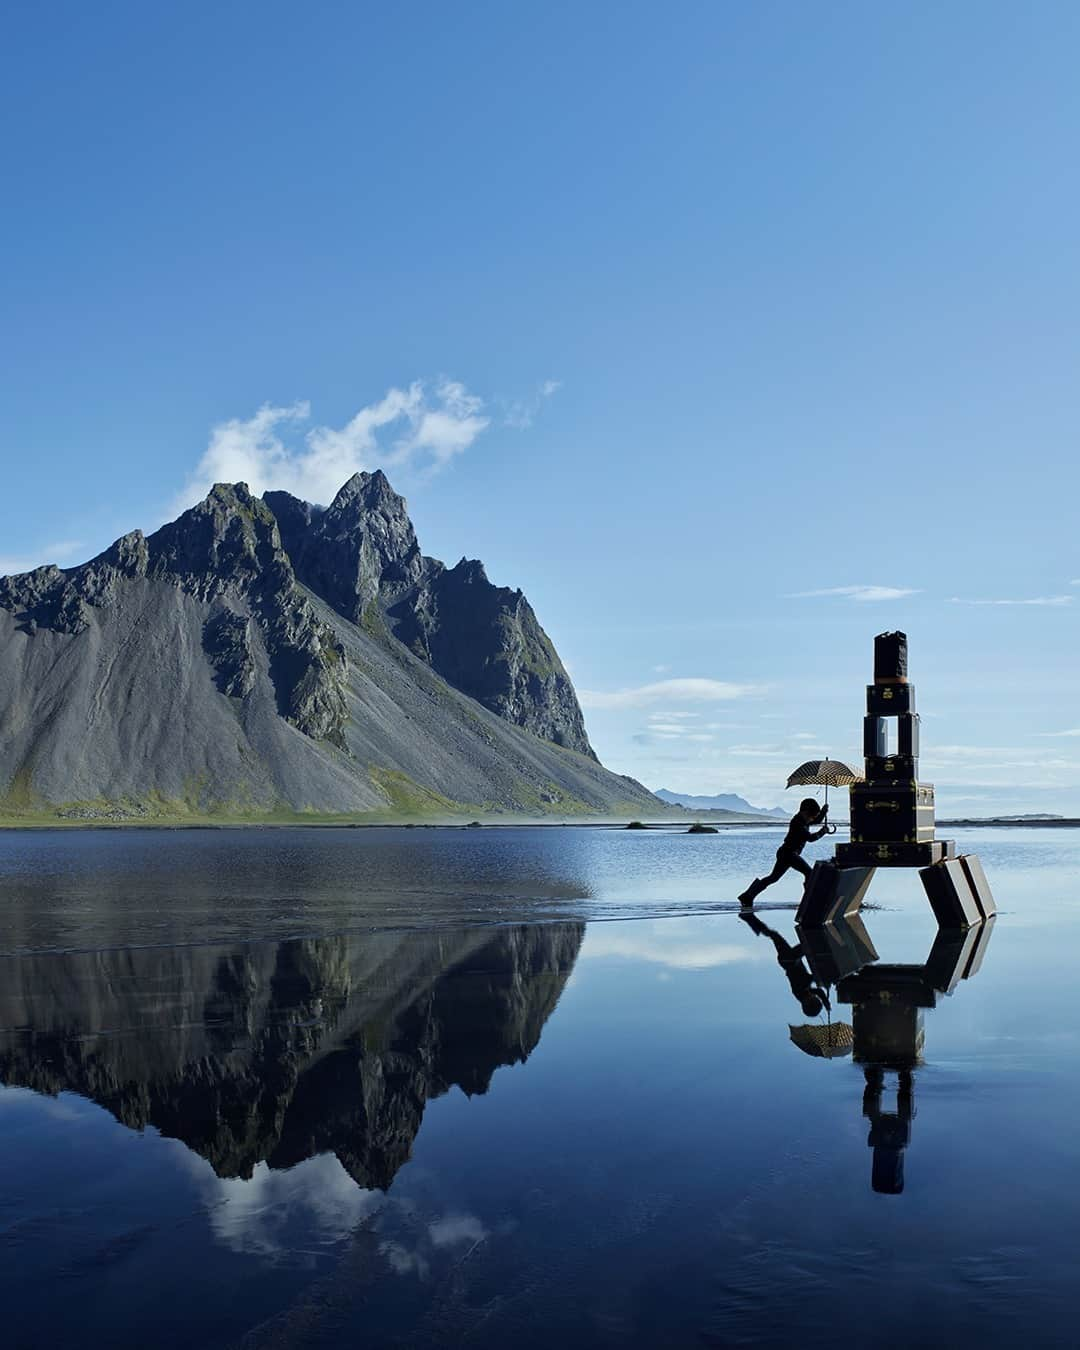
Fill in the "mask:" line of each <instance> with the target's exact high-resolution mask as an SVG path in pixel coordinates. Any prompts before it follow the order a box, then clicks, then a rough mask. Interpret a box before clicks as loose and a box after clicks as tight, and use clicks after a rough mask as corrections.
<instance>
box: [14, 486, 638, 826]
mask: <svg viewBox="0 0 1080 1350" xmlns="http://www.w3.org/2000/svg"><path fill="white" fill-rule="evenodd" d="M656 808H657V802H656V798H655V797H653V796H652V794H651V793H650V792H648V791H647V790H646V789H645V788H644V787H642V785H641V784H640V783H638V782H636V781H635V780H634V779H632V778H627V777H622V776H620V775H616V774H613V773H610V772H609V771H608V770H607V769H605V768H604V767H603V766H602V765H601V764H600V763H599V762H598V761H597V758H596V755H595V753H594V752H593V749H592V746H591V745H590V744H589V738H588V736H587V734H586V731H585V724H584V720H583V718H582V715H581V708H580V707H579V705H578V700H577V696H576V694H575V693H574V688H573V685H572V684H571V682H570V677H569V676H568V675H567V673H566V669H565V667H564V666H563V664H562V661H561V660H560V659H559V656H558V653H557V652H556V651H555V648H554V646H553V645H552V643H551V640H550V639H549V638H548V636H547V634H546V633H545V632H544V630H543V628H541V626H540V624H539V622H538V620H537V618H536V615H535V614H534V613H533V610H532V606H531V605H530V604H529V602H528V600H526V598H525V596H524V595H523V594H522V593H521V591H520V590H510V589H507V588H505V587H500V586H495V585H493V584H492V583H491V582H490V581H489V580H488V579H487V576H486V575H485V572H484V568H483V565H482V564H481V563H479V562H476V561H468V560H466V559H464V558H463V559H462V560H461V562H459V563H458V564H457V566H456V567H450V568H448V567H446V566H444V565H443V564H442V563H441V562H438V561H437V560H435V559H433V558H428V557H425V556H424V555H423V554H422V553H421V551H420V547H419V544H418V542H417V539H416V534H415V531H414V530H413V526H412V522H411V521H410V519H409V516H408V513H407V511H406V508H405V502H404V500H403V499H402V498H401V497H399V496H398V495H397V493H395V492H394V491H393V489H392V488H391V486H390V484H389V482H388V481H387V479H386V477H385V475H384V474H383V473H381V472H376V473H372V474H367V473H362V474H356V475H354V476H353V477H352V478H351V479H350V480H349V481H348V482H347V483H346V484H345V485H344V486H343V487H342V489H341V490H340V492H338V494H337V496H336V497H335V498H334V500H333V502H332V503H331V505H330V506H329V507H327V508H323V507H319V506H313V505H311V504H310V503H308V502H303V501H300V500H298V499H297V498H295V497H292V496H290V495H289V494H288V493H286V492H268V493H266V494H265V495H264V496H263V497H262V498H258V497H255V496H253V495H252V494H251V493H250V492H249V491H248V489H247V487H246V486H245V485H244V484H243V483H236V484H232V485H230V484H225V483H219V484H218V485H217V486H216V487H215V488H214V489H213V490H212V491H211V492H210V494H209V496H207V498H206V499H205V500H204V501H202V502H200V503H199V504H198V505H197V506H194V507H192V508H191V509H190V510H188V511H185V512H184V513H183V514H182V515H181V516H180V517H179V518H178V519H177V520H175V521H173V522H172V523H171V524H168V525H165V526H163V527H162V528H161V529H160V530H158V531H157V532H156V533H155V534H152V535H150V536H149V537H145V536H144V535H143V534H142V532H141V531H139V530H135V531H134V532H133V533H131V534H127V535H124V537H123V538H121V539H119V540H117V542H116V543H115V544H113V545H112V546H111V547H110V548H108V549H106V551H105V552H104V553H102V554H101V555H100V556H99V557H97V558H94V559H93V560H92V561H91V562H88V563H84V564H83V565H82V566H80V567H73V568H68V569H65V570H61V569H59V568H57V567H54V566H47V567H39V568H37V569H36V570H35V571H33V572H28V573H24V574H22V575H19V576H14V577H6V578H0V816H11V815H13V814H14V815H19V814H29V813H35V812H41V811H45V812H50V813H53V814H56V813H57V812H59V814H60V815H61V816H66V817H69V818H74V819H128V818H139V817H147V816H149V817H155V816H183V815H185V814H189V815H190V814H194V815H204V814H214V815H220V816H226V817H228V816H239V817H248V816H251V815H260V814H268V813H270V814H272V813H278V814H280V815H289V814H293V813H296V812H320V813H342V814H353V813H364V812H385V813H397V814H405V815H414V816H426V817H431V816H438V815H445V814H459V813H460V812H462V811H468V812H476V813H477V814H481V813H483V812H491V811H506V812H520V813H527V814H540V813H544V812H558V813H560V814H567V813H584V812H603V813H618V814H623V813H627V812H633V813H635V814H642V813H647V812H649V811H650V809H651V810H653V811H655V810H656Z"/></svg>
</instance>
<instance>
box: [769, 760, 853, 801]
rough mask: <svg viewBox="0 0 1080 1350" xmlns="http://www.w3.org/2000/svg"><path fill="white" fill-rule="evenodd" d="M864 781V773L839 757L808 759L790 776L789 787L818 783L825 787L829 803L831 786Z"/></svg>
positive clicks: (847, 785)
mask: <svg viewBox="0 0 1080 1350" xmlns="http://www.w3.org/2000/svg"><path fill="white" fill-rule="evenodd" d="M861 781H862V774H861V773H856V772H855V770H854V769H849V768H848V766H847V765H846V764H843V763H841V762H840V760H838V759H808V760H807V761H806V763H805V764H800V765H799V767H798V768H797V769H796V770H795V772H794V773H793V774H791V776H790V777H789V778H788V780H787V785H788V787H804V786H805V787H809V786H812V785H817V786H820V787H823V788H824V789H825V805H826V806H828V804H829V789H830V788H831V787H850V786H851V784H852V783H859V782H861Z"/></svg>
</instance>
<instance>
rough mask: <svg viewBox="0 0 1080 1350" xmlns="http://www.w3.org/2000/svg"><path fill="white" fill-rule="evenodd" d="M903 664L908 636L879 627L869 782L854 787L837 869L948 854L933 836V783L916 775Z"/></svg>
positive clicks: (914, 723)
mask: <svg viewBox="0 0 1080 1350" xmlns="http://www.w3.org/2000/svg"><path fill="white" fill-rule="evenodd" d="M907 669H908V660H907V637H906V636H905V635H904V634H903V633H880V634H879V635H878V636H877V637H876V638H875V639H874V683H873V684H871V685H867V688H866V717H865V719H864V721H863V752H864V754H865V756H866V780H865V782H862V783H856V784H855V785H854V786H853V787H852V789H851V843H850V844H840V845H838V846H837V850H836V861H837V863H838V864H839V865H840V866H841V867H867V866H876V867H928V866H930V865H931V864H933V863H936V862H940V861H941V860H942V859H943V858H945V857H949V856H951V853H952V850H951V849H947V848H945V847H944V846H943V845H941V844H938V843H937V841H936V840H935V838H934V833H935V829H934V789H933V788H932V787H931V786H930V785H929V784H928V783H920V782H919V781H918V775H919V714H918V713H917V712H916V711H915V686H914V685H913V684H910V683H909V682H908V678H907ZM892 718H895V725H896V746H895V749H894V750H890V747H889V725H890V719H892Z"/></svg>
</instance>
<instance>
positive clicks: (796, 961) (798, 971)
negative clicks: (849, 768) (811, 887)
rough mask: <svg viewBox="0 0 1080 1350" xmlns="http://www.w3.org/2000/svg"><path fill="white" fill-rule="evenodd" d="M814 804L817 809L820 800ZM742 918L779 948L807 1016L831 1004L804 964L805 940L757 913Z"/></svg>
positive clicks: (800, 1004)
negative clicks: (794, 941)
mask: <svg viewBox="0 0 1080 1350" xmlns="http://www.w3.org/2000/svg"><path fill="white" fill-rule="evenodd" d="M814 805H815V809H816V806H817V803H816V802H815V804H814ZM739 918H740V919H742V921H743V923H745V924H749V925H750V927H751V928H752V929H753V930H754V932H755V933H757V935H758V937H767V938H768V939H769V941H770V942H771V943H772V945H773V946H774V947H775V948H776V959H777V961H778V962H779V963H780V969H781V970H782V971H783V972H784V974H785V975H786V976H787V981H788V984H790V985H791V992H792V993H793V994H794V995H795V997H796V999H798V1001H799V1006H800V1007H801V1008H802V1010H803V1012H804V1013H805V1014H806V1015H807V1017H816V1016H817V1015H818V1013H819V1012H821V1010H822V1008H828V1007H830V1004H829V996H828V994H827V993H826V992H825V990H824V989H822V988H821V986H820V985H816V984H815V983H814V978H813V976H812V975H811V974H810V971H809V970H808V969H807V968H806V966H804V965H803V949H802V946H801V944H798V945H796V946H792V945H791V943H790V942H786V941H785V940H784V939H783V938H782V937H781V936H780V934H779V933H777V932H776V931H775V929H772V928H770V927H769V926H768V925H767V924H764V923H762V921H761V920H760V919H759V918H758V916H757V915H756V914H740V915H739Z"/></svg>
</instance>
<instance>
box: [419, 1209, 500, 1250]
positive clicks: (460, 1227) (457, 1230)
mask: <svg viewBox="0 0 1080 1350" xmlns="http://www.w3.org/2000/svg"><path fill="white" fill-rule="evenodd" d="M487 1235H488V1232H487V1229H486V1228H485V1227H484V1225H483V1224H482V1223H481V1222H480V1220H479V1219H478V1218H477V1217H476V1215H475V1214H447V1215H446V1217H445V1218H442V1219H436V1220H435V1222H434V1223H433V1224H429V1225H428V1236H429V1237H430V1238H431V1241H432V1243H433V1244H434V1245H435V1246H436V1247H453V1246H456V1245H457V1243H459V1242H469V1243H473V1242H483V1240H484V1238H486V1237H487Z"/></svg>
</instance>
